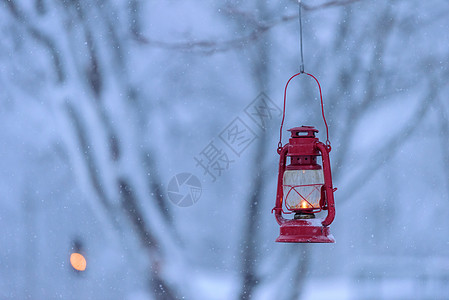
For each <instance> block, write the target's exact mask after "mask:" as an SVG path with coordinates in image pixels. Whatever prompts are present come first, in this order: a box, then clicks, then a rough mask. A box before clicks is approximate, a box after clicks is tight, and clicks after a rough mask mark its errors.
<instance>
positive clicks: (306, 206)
mask: <svg viewBox="0 0 449 300" xmlns="http://www.w3.org/2000/svg"><path fill="white" fill-rule="evenodd" d="M308 207H309V205H308V203H307V201H304V200H302V201H301V208H308Z"/></svg>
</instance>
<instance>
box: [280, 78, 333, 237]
mask: <svg viewBox="0 0 449 300" xmlns="http://www.w3.org/2000/svg"><path fill="white" fill-rule="evenodd" d="M300 74H306V75H309V76H311V77H313V78H314V79H315V81H316V83H317V84H318V87H319V91H320V99H321V109H322V115H323V119H324V124H325V126H326V134H327V140H326V143H323V142H321V141H319V139H318V138H317V137H316V136H315V135H316V133H318V130H317V129H315V128H314V127H312V126H301V127H295V128H292V129H290V130H289V131H290V132H291V137H290V140H289V142H288V144H286V145H284V146H282V127H283V124H284V119H285V102H286V96H287V87H288V84H289V83H290V81H291V80H292V79H293V78H294V77H296V76H298V75H300ZM330 151H331V146H330V142H329V133H328V127H327V122H326V118H325V117H324V105H323V98H322V94H321V87H320V84H319V82H318V80H317V79H316V78H315V77H314V76H313V75H311V74H309V73H298V74H295V75H293V76H292V77H291V78H290V79H289V80H288V82H287V85H286V86H285V91H284V113H283V117H282V123H281V130H280V141H279V145H278V153H279V155H280V160H279V175H278V186H277V195H276V205H275V207H274V208H273V211H274V212H275V216H276V220H277V222H278V223H279V225H280V235H279V237H278V238H277V239H276V242H287V243H334V242H335V241H334V238H333V236H332V235H331V234H330V231H329V225H330V224H331V223H332V221H333V220H334V217H335V205H334V191H335V190H336V189H334V188H333V187H332V175H331V167H330V161H329V152H330ZM319 157H321V159H320V158H319ZM320 160H321V164H320ZM287 163H289V164H288V165H287ZM284 207H285V208H286V209H287V212H285V211H284ZM321 211H327V216H326V217H325V218H324V219H316V218H315V214H317V213H319V212H321ZM283 214H293V215H294V217H293V218H292V219H286V218H284V216H283Z"/></svg>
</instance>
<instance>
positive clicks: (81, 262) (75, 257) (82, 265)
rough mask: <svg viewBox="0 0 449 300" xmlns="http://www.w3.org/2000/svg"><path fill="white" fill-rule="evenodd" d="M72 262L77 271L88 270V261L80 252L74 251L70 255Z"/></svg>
mask: <svg viewBox="0 0 449 300" xmlns="http://www.w3.org/2000/svg"><path fill="white" fill-rule="evenodd" d="M70 263H71V264H72V267H73V268H74V269H75V270H77V271H84V270H86V266H87V262H86V259H85V258H84V256H83V255H81V254H79V253H72V254H71V255H70Z"/></svg>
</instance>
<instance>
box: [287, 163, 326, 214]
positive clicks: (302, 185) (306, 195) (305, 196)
mask: <svg viewBox="0 0 449 300" xmlns="http://www.w3.org/2000/svg"><path fill="white" fill-rule="evenodd" d="M323 185H324V175H323V170H322V169H319V170H286V171H285V172H284V180H283V192H284V199H285V205H286V207H287V208H288V209H289V210H293V211H297V210H310V209H316V208H320V199H321V187H322V186H323Z"/></svg>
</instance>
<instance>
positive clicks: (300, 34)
mask: <svg viewBox="0 0 449 300" xmlns="http://www.w3.org/2000/svg"><path fill="white" fill-rule="evenodd" d="M298 4H299V5H298V7H299V8H298V9H299V49H300V51H301V64H300V65H299V72H300V73H304V55H303V51H302V13H301V12H302V3H301V0H298Z"/></svg>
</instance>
